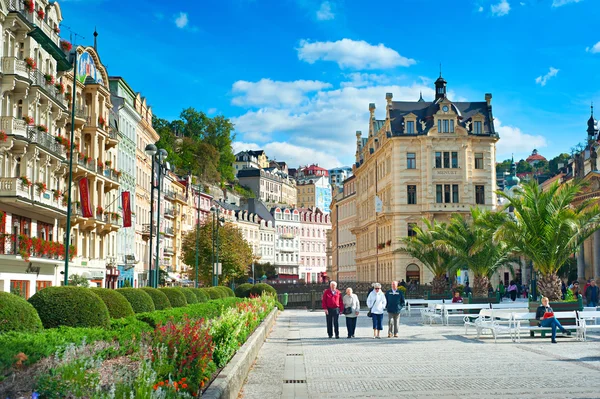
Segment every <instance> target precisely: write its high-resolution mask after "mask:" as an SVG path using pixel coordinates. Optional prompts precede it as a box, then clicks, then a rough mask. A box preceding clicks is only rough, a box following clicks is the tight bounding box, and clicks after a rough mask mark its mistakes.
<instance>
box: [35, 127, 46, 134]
mask: <svg viewBox="0 0 600 399" xmlns="http://www.w3.org/2000/svg"><path fill="white" fill-rule="evenodd" d="M36 128H37V130H38V131H39V132H44V133H48V127H47V126H46V125H37V126H36Z"/></svg>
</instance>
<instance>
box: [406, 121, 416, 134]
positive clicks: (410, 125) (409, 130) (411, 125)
mask: <svg viewBox="0 0 600 399" xmlns="http://www.w3.org/2000/svg"><path fill="white" fill-rule="evenodd" d="M414 133H415V122H414V121H410V122H406V134H414Z"/></svg>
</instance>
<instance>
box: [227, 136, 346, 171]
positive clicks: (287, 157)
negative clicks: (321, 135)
mask: <svg viewBox="0 0 600 399" xmlns="http://www.w3.org/2000/svg"><path fill="white" fill-rule="evenodd" d="M313 144H314V143H313ZM231 146H232V147H233V153H234V154H236V153H238V152H240V151H245V150H264V151H265V152H266V154H267V156H268V157H269V159H274V160H278V161H283V162H286V163H287V165H288V167H290V168H295V167H298V166H300V165H306V164H311V163H318V164H319V165H320V166H322V167H324V168H327V169H332V168H335V167H337V166H341V165H342V163H341V162H340V160H339V159H338V158H337V157H336V156H335V155H333V154H330V153H327V152H325V151H320V150H317V149H315V146H314V145H313V146H311V147H306V146H302V145H295V144H290V143H286V142H281V141H273V142H269V143H265V144H264V145H259V144H257V143H249V142H241V141H236V142H233V143H232V145H231Z"/></svg>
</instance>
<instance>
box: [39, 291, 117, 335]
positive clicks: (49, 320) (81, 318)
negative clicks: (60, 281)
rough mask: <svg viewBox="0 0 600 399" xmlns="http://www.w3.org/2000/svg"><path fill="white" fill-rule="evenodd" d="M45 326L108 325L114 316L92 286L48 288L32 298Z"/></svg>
mask: <svg viewBox="0 0 600 399" xmlns="http://www.w3.org/2000/svg"><path fill="white" fill-rule="evenodd" d="M29 303H31V304H32V305H33V307H34V308H35V309H36V310H37V312H38V315H39V316H40V319H41V320H42V324H43V325H44V327H45V328H55V327H59V326H69V327H108V326H109V325H110V316H109V314H108V308H107V307H106V305H105V304H104V302H102V299H100V297H99V296H98V295H96V294H94V293H93V292H92V291H91V290H89V289H88V288H83V287H71V286H64V287H48V288H44V289H43V290H41V291H38V292H37V293H36V294H35V295H34V296H32V297H31V298H29Z"/></svg>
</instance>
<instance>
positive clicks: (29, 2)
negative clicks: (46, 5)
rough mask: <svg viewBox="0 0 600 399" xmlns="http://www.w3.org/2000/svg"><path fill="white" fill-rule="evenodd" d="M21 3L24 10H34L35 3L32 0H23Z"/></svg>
mask: <svg viewBox="0 0 600 399" xmlns="http://www.w3.org/2000/svg"><path fill="white" fill-rule="evenodd" d="M23 5H24V6H25V11H27V12H29V13H33V12H34V11H35V4H34V3H33V0H24V1H23Z"/></svg>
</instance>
